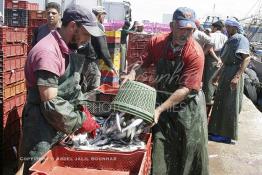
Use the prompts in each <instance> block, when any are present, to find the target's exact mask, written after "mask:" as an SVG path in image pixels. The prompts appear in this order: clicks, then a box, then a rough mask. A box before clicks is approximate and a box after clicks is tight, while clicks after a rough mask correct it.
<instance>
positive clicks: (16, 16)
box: [5, 0, 47, 51]
mask: <svg viewBox="0 0 262 175" xmlns="http://www.w3.org/2000/svg"><path fill="white" fill-rule="evenodd" d="M46 22H47V19H46V13H45V11H42V10H39V4H38V3H30V2H28V1H19V0H5V25H7V26H10V27H27V28H28V34H27V35H28V49H27V50H28V51H30V50H31V48H32V46H31V43H32V36H33V32H34V30H35V29H36V28H37V27H39V26H40V25H42V24H44V23H46Z"/></svg>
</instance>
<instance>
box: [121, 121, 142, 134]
mask: <svg viewBox="0 0 262 175" xmlns="http://www.w3.org/2000/svg"><path fill="white" fill-rule="evenodd" d="M142 122H143V119H136V120H135V121H133V122H132V123H131V124H130V125H128V126H127V127H125V128H124V129H122V132H125V131H126V130H129V129H131V128H134V127H136V126H138V125H140V124H141V123H142Z"/></svg>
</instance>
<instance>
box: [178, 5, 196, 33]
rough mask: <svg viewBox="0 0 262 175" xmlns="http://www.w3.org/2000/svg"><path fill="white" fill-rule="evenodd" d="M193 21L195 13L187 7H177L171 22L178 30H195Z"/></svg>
mask: <svg viewBox="0 0 262 175" xmlns="http://www.w3.org/2000/svg"><path fill="white" fill-rule="evenodd" d="M195 20H196V14H195V11H194V10H192V9H190V8H188V7H179V8H177V9H176V11H175V12H174V13H173V22H176V24H178V26H179V28H196V24H195Z"/></svg>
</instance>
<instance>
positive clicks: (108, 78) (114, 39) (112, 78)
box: [99, 31, 121, 87]
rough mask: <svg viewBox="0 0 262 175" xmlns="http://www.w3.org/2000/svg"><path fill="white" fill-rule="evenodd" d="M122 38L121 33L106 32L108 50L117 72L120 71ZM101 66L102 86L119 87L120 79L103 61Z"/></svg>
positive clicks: (101, 60)
mask: <svg viewBox="0 0 262 175" xmlns="http://www.w3.org/2000/svg"><path fill="white" fill-rule="evenodd" d="M120 36H121V33H120V31H106V39H107V45H108V49H109V52H110V55H111V58H112V62H113V64H114V66H115V68H116V70H117V71H119V70H120V58H121V52H120ZM99 66H100V71H101V84H108V85H110V86H113V87H119V77H118V76H117V75H116V74H115V73H114V72H112V71H111V70H110V69H109V68H108V66H107V65H106V64H105V62H104V61H103V59H100V63H99Z"/></svg>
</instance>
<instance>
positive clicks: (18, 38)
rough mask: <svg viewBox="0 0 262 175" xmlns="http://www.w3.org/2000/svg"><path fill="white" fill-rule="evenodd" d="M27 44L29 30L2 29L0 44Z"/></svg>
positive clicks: (0, 31) (0, 30) (0, 28)
mask: <svg viewBox="0 0 262 175" xmlns="http://www.w3.org/2000/svg"><path fill="white" fill-rule="evenodd" d="M16 42H19V43H21V42H23V43H27V29H26V28H16V27H6V26H5V27H0V44H1V45H3V44H7V43H16Z"/></svg>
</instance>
